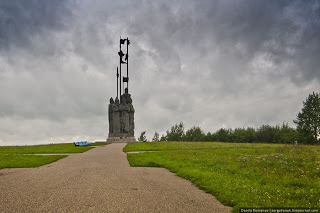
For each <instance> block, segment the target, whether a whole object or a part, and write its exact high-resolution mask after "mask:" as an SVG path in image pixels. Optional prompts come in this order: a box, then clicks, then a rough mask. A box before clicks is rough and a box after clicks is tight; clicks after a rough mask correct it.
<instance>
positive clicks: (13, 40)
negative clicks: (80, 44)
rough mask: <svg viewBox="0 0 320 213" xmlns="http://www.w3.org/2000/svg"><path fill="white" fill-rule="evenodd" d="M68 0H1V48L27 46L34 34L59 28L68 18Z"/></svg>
mask: <svg viewBox="0 0 320 213" xmlns="http://www.w3.org/2000/svg"><path fill="white" fill-rule="evenodd" d="M65 3H66V1H41V0H2V1H1V2H0V20H1V21H0V48H1V49H3V48H9V47H10V46H11V45H13V46H18V47H26V46H28V45H29V42H30V41H29V39H30V37H32V36H33V35H34V34H37V33H41V31H42V30H44V29H50V30H58V29H62V28H63V27H64V21H65V19H67V18H68V15H69V13H68V10H67V9H66V7H65Z"/></svg>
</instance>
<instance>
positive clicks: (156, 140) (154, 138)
mask: <svg viewBox="0 0 320 213" xmlns="http://www.w3.org/2000/svg"><path fill="white" fill-rule="evenodd" d="M152 141H154V142H158V141H159V133H158V132H157V131H155V133H154V136H153V138H152Z"/></svg>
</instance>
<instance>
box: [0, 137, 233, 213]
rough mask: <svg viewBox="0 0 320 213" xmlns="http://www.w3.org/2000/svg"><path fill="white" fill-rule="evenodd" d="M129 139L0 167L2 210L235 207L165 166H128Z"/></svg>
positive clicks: (203, 209) (205, 209) (221, 209)
mask: <svg viewBox="0 0 320 213" xmlns="http://www.w3.org/2000/svg"><path fill="white" fill-rule="evenodd" d="M125 145H126V144H124V143H114V144H110V145H107V146H99V147H96V148H94V149H92V150H89V151H87V152H85V153H81V154H73V155H70V156H68V157H66V158H64V159H61V160H59V161H57V162H54V163H52V164H48V165H45V166H41V167H38V168H23V169H22V168H21V169H19V168H17V169H2V170H0V212H231V208H230V207H226V206H223V205H222V204H221V203H220V202H219V201H217V200H216V198H215V197H214V196H212V195H210V194H208V193H205V192H203V191H201V190H199V189H198V188H197V187H195V186H194V185H193V184H192V183H190V182H189V181H187V180H185V179H182V178H180V177H177V176H176V175H175V174H173V173H171V172H169V171H168V170H166V169H163V168H138V167H130V165H129V163H128V160H127V154H126V153H124V152H123V151H122V149H123V147H124V146H125Z"/></svg>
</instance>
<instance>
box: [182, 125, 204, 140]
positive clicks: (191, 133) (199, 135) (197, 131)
mask: <svg viewBox="0 0 320 213" xmlns="http://www.w3.org/2000/svg"><path fill="white" fill-rule="evenodd" d="M205 137H206V135H205V134H204V132H203V131H202V130H201V128H200V127H197V126H194V127H192V128H190V129H188V130H187V131H186V135H185V140H186V141H204V140H205Z"/></svg>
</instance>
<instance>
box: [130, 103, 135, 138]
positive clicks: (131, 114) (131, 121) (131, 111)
mask: <svg viewBox="0 0 320 213" xmlns="http://www.w3.org/2000/svg"><path fill="white" fill-rule="evenodd" d="M129 106H130V110H129V133H131V134H133V135H134V108H133V105H132V103H130V104H129Z"/></svg>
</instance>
